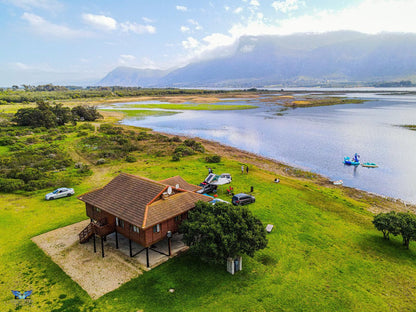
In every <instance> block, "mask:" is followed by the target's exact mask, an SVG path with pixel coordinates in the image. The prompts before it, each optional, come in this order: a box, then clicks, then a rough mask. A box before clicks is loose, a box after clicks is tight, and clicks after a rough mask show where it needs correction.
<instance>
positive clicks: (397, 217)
mask: <svg viewBox="0 0 416 312" xmlns="http://www.w3.org/2000/svg"><path fill="white" fill-rule="evenodd" d="M373 224H374V226H375V228H376V229H377V230H379V231H381V232H382V233H383V236H384V238H385V239H389V234H392V235H394V236H397V235H401V236H402V238H403V245H404V246H406V248H409V243H410V241H411V240H416V215H414V214H413V213H409V212H406V213H403V212H399V213H396V212H394V211H392V212H389V213H379V214H378V215H376V216H374V220H373Z"/></svg>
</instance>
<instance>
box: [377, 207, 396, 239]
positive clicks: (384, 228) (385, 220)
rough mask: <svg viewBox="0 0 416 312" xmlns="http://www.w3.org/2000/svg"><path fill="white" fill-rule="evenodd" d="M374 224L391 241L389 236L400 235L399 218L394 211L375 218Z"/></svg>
mask: <svg viewBox="0 0 416 312" xmlns="http://www.w3.org/2000/svg"><path fill="white" fill-rule="evenodd" d="M373 224H374V226H375V228H376V229H377V230H379V231H381V232H382V233H383V236H384V238H385V239H389V234H393V235H394V236H396V235H398V234H400V232H399V231H400V224H399V216H398V214H396V213H395V212H394V211H391V212H389V213H379V214H378V215H376V216H374V220H373Z"/></svg>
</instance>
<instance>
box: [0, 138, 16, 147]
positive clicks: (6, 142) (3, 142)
mask: <svg viewBox="0 0 416 312" xmlns="http://www.w3.org/2000/svg"><path fill="white" fill-rule="evenodd" d="M14 142H15V140H14V139H13V138H11V137H8V136H5V137H1V138H0V146H6V145H13V144H14Z"/></svg>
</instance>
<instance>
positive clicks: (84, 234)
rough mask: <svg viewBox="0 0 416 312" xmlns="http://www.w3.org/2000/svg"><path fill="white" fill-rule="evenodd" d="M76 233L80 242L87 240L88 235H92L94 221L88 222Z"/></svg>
mask: <svg viewBox="0 0 416 312" xmlns="http://www.w3.org/2000/svg"><path fill="white" fill-rule="evenodd" d="M78 235H79V242H80V243H81V244H84V243H86V242H88V240H89V239H90V237H91V236H93V235H94V223H92V222H91V223H89V224H88V225H87V226H86V227H85V229H83V230H82V231H81V233H79V234H78Z"/></svg>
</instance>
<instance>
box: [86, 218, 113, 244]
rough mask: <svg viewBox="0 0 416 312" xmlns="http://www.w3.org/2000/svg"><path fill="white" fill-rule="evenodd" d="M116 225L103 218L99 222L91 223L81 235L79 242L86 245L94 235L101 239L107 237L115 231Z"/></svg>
mask: <svg viewBox="0 0 416 312" xmlns="http://www.w3.org/2000/svg"><path fill="white" fill-rule="evenodd" d="M115 228H116V225H115V223H114V224H109V223H107V219H106V218H103V219H101V220H98V221H94V222H91V223H89V224H88V225H87V226H86V227H85V229H83V230H82V231H81V233H79V242H80V243H81V244H84V243H86V242H88V240H89V239H90V238H91V237H92V236H93V235H94V234H97V235H98V236H100V237H105V236H107V235H108V234H111V233H113V232H114V231H115Z"/></svg>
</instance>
